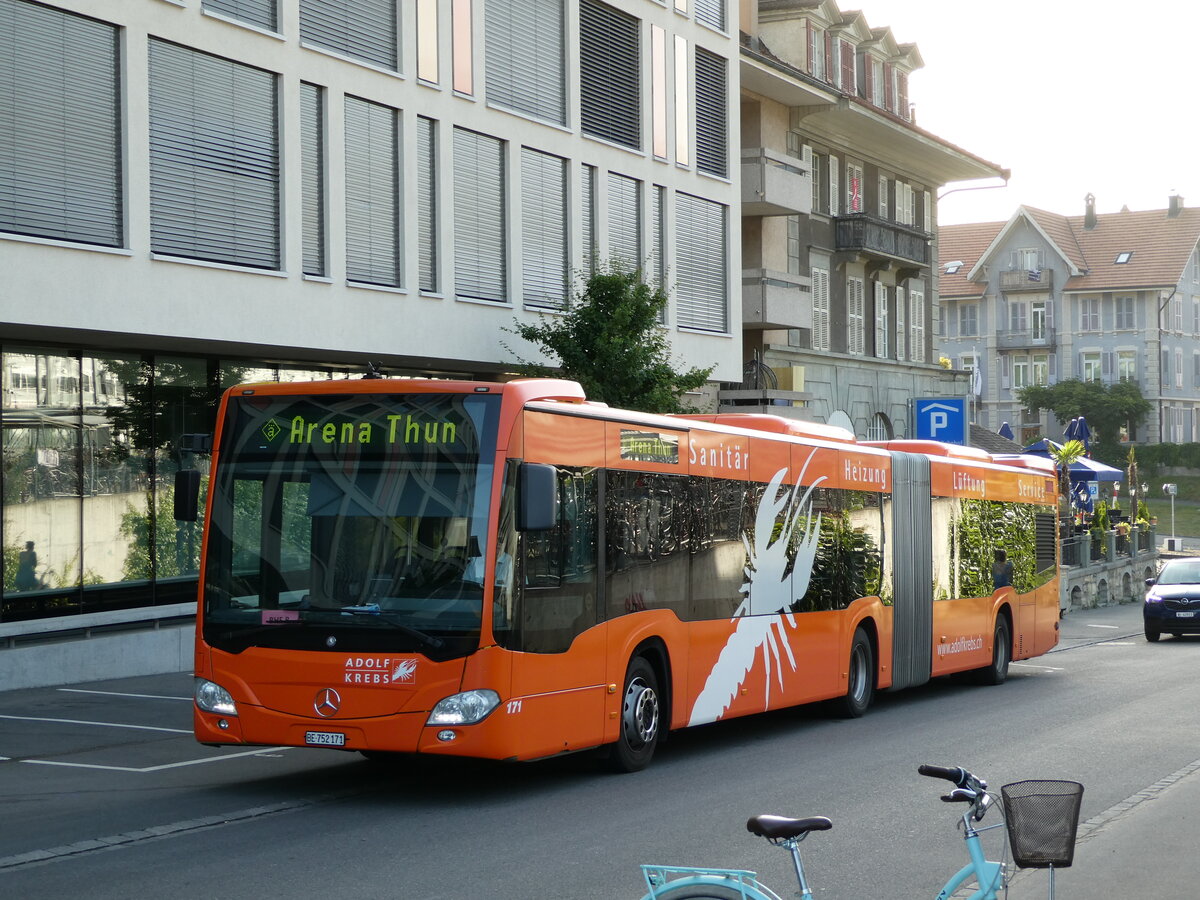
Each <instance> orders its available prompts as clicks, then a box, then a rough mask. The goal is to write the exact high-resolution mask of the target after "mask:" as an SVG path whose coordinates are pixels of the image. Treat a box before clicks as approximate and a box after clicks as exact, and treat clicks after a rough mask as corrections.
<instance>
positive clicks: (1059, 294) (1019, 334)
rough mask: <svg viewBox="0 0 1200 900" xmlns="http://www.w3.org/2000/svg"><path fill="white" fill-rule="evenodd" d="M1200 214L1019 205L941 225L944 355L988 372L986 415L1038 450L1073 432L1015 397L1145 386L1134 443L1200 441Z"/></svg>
mask: <svg viewBox="0 0 1200 900" xmlns="http://www.w3.org/2000/svg"><path fill="white" fill-rule="evenodd" d="M1198 242H1200V209H1188V208H1186V207H1185V205H1184V202H1183V198H1182V197H1171V198H1169V202H1168V205H1167V207H1166V208H1165V209H1154V210H1145V211H1140V212H1133V211H1130V210H1128V209H1123V210H1121V212H1118V213H1097V212H1096V209H1095V200H1094V198H1093V197H1092V196H1091V195H1090V194H1089V195H1088V197H1087V198H1085V200H1084V211H1083V214H1082V215H1075V216H1067V215H1062V214H1060V213H1052V212H1046V211H1045V210H1040V209H1033V208H1030V207H1026V206H1022V207H1019V208H1018V209H1017V211H1016V212H1015V213H1013V215H1012V218H1010V219H1009V220H1008V221H1007V222H986V223H980V224H972V225H950V226H946V227H943V228H942V229H940V238H939V244H940V258H939V269H940V272H941V299H942V306H943V316H942V322H943V324H944V326H945V327H944V330H943V332H942V333H941V334H939V335H938V337H937V346H938V348H939V352H940V353H942V354H944V355H945V356H947V357H949V358H950V359H951V360H952V362H953V364H954V366H955V368H956V369H959V370H967V371H970V370H975V369H978V370H979V371H980V374H981V377H980V378H979V380H978V386H979V388H980V394H979V397H978V401H977V412H976V417H975V420H976V422H978V423H979V424H980V425H983V426H985V427H988V428H991V429H993V430H996V429H999V428H1000V427H1001V425H1002V424H1003V423H1005V422H1008V423H1009V425H1010V427H1011V428H1012V430H1013V432H1014V436H1015V437H1016V438H1017V440H1018V441H1021V442H1022V443H1025V444H1027V443H1029V442H1030V441H1032V440H1034V439H1036V438H1037V437H1039V436H1041V435H1043V434H1044V435H1049V436H1051V437H1057V436H1059V435H1061V434H1062V428H1063V423H1060V422H1056V421H1055V420H1054V417H1053V415H1052V414H1050V413H1049V412H1046V411H1042V412H1040V413H1038V414H1033V413H1030V412H1029V411H1027V410H1025V409H1024V408H1023V406H1022V404H1021V403H1020V401H1019V400H1018V399H1017V396H1016V391H1017V390H1018V389H1020V388H1022V387H1024V386H1025V385H1029V384H1046V385H1048V384H1054V383H1056V382H1058V381H1060V380H1064V379H1069V378H1076V379H1081V380H1085V381H1100V382H1103V383H1105V384H1112V383H1115V382H1120V381H1132V382H1135V383H1136V384H1137V385H1138V386H1139V388H1140V389H1141V393H1142V396H1143V397H1144V398H1146V399H1147V400H1149V401H1150V402H1151V403H1152V405H1153V411H1152V412H1151V413H1150V414H1149V415H1148V416H1147V417H1146V419H1145V420H1144V421H1142V422H1130V423H1128V427H1127V429H1126V431H1125V434H1124V435H1122V436H1121V437H1122V439H1123V440H1129V441H1133V442H1137V443H1161V442H1167V443H1178V442H1189V441H1196V440H1200V251H1198V249H1197V245H1198Z"/></svg>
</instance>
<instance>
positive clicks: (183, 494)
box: [175, 469, 200, 522]
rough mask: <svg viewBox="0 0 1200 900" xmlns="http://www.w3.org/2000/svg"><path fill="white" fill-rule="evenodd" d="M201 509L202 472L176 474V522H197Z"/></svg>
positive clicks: (183, 471)
mask: <svg viewBox="0 0 1200 900" xmlns="http://www.w3.org/2000/svg"><path fill="white" fill-rule="evenodd" d="M199 509H200V470H199V469H180V470H179V471H178V472H176V473H175V521H176V522H195V521H196V519H197V518H198V514H199Z"/></svg>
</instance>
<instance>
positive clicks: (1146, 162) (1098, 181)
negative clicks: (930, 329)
mask: <svg viewBox="0 0 1200 900" xmlns="http://www.w3.org/2000/svg"><path fill="white" fill-rule="evenodd" d="M838 6H839V8H840V9H842V10H843V11H849V10H854V9H860V10H862V12H863V14H864V15H865V16H866V20H867V24H868V25H870V26H871V27H872V28H879V27H884V26H887V27H890V28H891V30H892V34H893V36H894V37H895V38H896V40H897V41H898V42H899V43H902V44H903V43H915V44H916V45H917V49H918V50H919V51H920V54H921V58H922V59H923V60H924V62H925V67H924V68H923V69H919V70H917V71H916V72H914V73H913V74H912V75H911V76H910V77H909V101H910V102H912V103H914V104H915V110H914V112H915V117H916V123H917V124H918V125H919V126H920V127H921V128H923V129H925V130H926V131H929V132H932V133H933V134H935V135H936V136H938V137H939V138H942V139H943V140H946V141H949V142H950V143H952V144H954V145H955V146H957V147H959V148H961V149H963V150H966V151H967V152H969V153H972V154H974V155H975V156H978V157H982V158H983V159H985V160H987V161H988V162H992V163H995V164H997V165H998V166H1000V167H1001V168H1005V169H1010V170H1011V171H1012V177H1011V178H1010V180H1009V182H1008V186H1007V187H999V188H996V189H991V190H970V191H963V190H959V191H955V192H954V193H947V192H949V191H951V190H953V189H954V188H960V187H965V186H967V185H968V183H954V184H949V185H946V186H945V187H943V188H942V189H941V190H940V191H939V192H938V193H939V196H941V197H944V199H943V200H942V201H941V202H939V204H938V222H939V224H942V225H955V224H961V223H965V222H993V221H1006V220H1008V219H1009V218H1010V217H1011V216H1012V214H1013V213H1014V212H1016V209H1017V207H1018V206H1021V205H1025V206H1034V207H1038V208H1040V209H1045V210H1049V211H1050V212H1055V213H1060V214H1062V215H1082V214H1083V210H1084V198H1085V197H1086V196H1087V194H1089V193H1091V194H1094V195H1095V197H1096V210H1097V212H1100V213H1111V212H1119V211H1120V210H1121V208H1122V207H1123V206H1128V207H1129V209H1131V210H1144V209H1166V207H1167V198H1168V197H1170V196H1171V195H1172V194H1179V195H1180V196H1182V197H1183V198H1184V204H1185V205H1186V206H1200V140H1198V138H1200V93H1198V91H1197V86H1198V85H1200V64H1198V62H1197V55H1196V54H1195V52H1194V42H1195V41H1196V40H1197V39H1198V38H1200V3H1197V2H1196V0H1158V2H1150V3H1147V4H1146V5H1145V6H1142V5H1140V4H1138V3H1129V2H1113V0H1040V2H1033V0H1006V2H1003V3H1001V2H998V0H993V2H985V0H839V3H838ZM1143 13H1144V15H1143ZM978 183H979V184H997V185H999V184H1002V182H1000V181H999V179H992V180H989V181H983V182H978Z"/></svg>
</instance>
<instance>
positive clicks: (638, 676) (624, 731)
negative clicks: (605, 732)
mask: <svg viewBox="0 0 1200 900" xmlns="http://www.w3.org/2000/svg"><path fill="white" fill-rule="evenodd" d="M661 730H662V706H661V704H660V703H659V696H658V676H657V675H656V674H655V672H654V667H653V666H651V665H650V663H649V662H647V661H646V658H645V657H642V656H635V657H634V658H633V659H631V660H630V661H629V668H628V669H626V670H625V690H624V692H623V693H622V694H621V733H620V736H619V737H618V738H617V742H616V744H614V745H613V748H612V754H611V757H610V760H611V763H612V766H613V768H614V769H616V770H617V771H618V772H637V771H638V770H640V769H644V768H646V766H647V765H649V764H650V759H651V757H653V756H654V749H655V747H657V746H658V739H659V736H660V734H661Z"/></svg>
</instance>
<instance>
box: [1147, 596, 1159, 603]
mask: <svg viewBox="0 0 1200 900" xmlns="http://www.w3.org/2000/svg"><path fill="white" fill-rule="evenodd" d="M1146 602H1147V603H1162V597H1160V596H1158V594H1147V595H1146Z"/></svg>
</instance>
